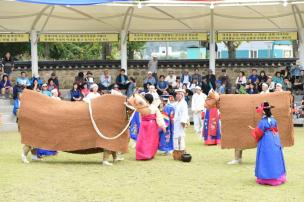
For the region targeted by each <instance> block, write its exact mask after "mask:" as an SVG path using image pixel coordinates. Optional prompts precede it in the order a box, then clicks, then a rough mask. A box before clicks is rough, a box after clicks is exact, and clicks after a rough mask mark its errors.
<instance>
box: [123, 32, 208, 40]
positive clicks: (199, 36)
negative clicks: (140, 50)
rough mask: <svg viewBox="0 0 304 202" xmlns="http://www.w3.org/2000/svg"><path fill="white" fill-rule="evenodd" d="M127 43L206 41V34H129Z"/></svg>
mask: <svg viewBox="0 0 304 202" xmlns="http://www.w3.org/2000/svg"><path fill="white" fill-rule="evenodd" d="M129 41H207V33H131V34H129Z"/></svg>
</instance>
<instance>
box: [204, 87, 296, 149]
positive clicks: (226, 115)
mask: <svg viewBox="0 0 304 202" xmlns="http://www.w3.org/2000/svg"><path fill="white" fill-rule="evenodd" d="M264 101H268V102H269V103H271V105H272V106H274V107H275V108H274V109H273V110H272V112H273V115H274V117H275V118H276V120H277V121H278V126H279V131H280V138H281V143H282V145H283V146H284V147H290V146H293V144H294V136H293V134H294V131H293V122H292V111H291V105H292V96H291V93H290V92H275V93H268V94H259V95H232V94H231V95H229V94H228V95H220V96H219V97H218V95H215V94H214V93H209V95H208V98H207V100H206V103H205V106H206V107H212V106H217V107H218V108H219V110H220V113H221V133H222V134H221V135H222V141H221V147H222V148H223V149H229V148H238V149H250V148H255V147H256V142H255V140H254V139H253V138H252V137H251V136H250V130H249V129H248V126H249V125H250V126H255V125H257V123H258V121H259V120H260V119H261V117H259V115H258V114H257V113H256V106H258V105H259V104H261V103H262V102H264Z"/></svg>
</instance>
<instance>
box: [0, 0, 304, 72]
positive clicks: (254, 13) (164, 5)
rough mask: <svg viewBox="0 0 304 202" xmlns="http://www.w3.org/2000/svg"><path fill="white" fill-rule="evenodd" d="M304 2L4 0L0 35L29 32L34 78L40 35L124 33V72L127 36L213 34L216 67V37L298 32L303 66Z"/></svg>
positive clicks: (212, 61)
mask: <svg viewBox="0 0 304 202" xmlns="http://www.w3.org/2000/svg"><path fill="white" fill-rule="evenodd" d="M303 15H304V0H243V1H235V0H218V1H201V2H199V1H197V0H196V1H195V0H193V1H187V2H184V1H177V0H150V1H144V2H122V3H110V4H97V5H86V6H70V5H65V6H64V5H46V4H32V3H23V2H19V1H14V0H0V32H3V33H31V39H32V40H31V45H32V68H33V74H35V73H38V58H37V37H39V34H40V33H120V36H121V40H120V41H121V60H122V63H121V64H122V68H127V34H128V33H151V32H157V33H159V32H174V33H180V32H209V33H210V37H209V40H210V52H211V53H213V54H210V68H211V69H212V70H213V71H214V69H215V37H214V36H215V33H216V32H222V31H229V32H233V31H255V32H256V31H284V32H285V31H298V33H299V39H300V42H301V43H300V55H301V56H300V59H301V61H302V62H301V63H302V65H303V66H304V31H303V30H304V20H303Z"/></svg>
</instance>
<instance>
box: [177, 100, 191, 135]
mask: <svg viewBox="0 0 304 202" xmlns="http://www.w3.org/2000/svg"><path fill="white" fill-rule="evenodd" d="M188 122H189V115H188V105H187V102H186V101H185V100H184V99H182V100H181V101H179V102H177V103H176V105H175V115H174V135H173V136H174V138H179V137H184V136H185V128H184V127H183V126H182V123H184V124H187V123H188Z"/></svg>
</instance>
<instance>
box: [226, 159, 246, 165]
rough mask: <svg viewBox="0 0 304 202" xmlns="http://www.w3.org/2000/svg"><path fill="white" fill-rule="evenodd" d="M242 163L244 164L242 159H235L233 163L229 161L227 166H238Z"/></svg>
mask: <svg viewBox="0 0 304 202" xmlns="http://www.w3.org/2000/svg"><path fill="white" fill-rule="evenodd" d="M241 163H242V160H241V159H238V160H236V159H234V160H232V161H229V162H228V163H227V164H228V165H236V164H241Z"/></svg>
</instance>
